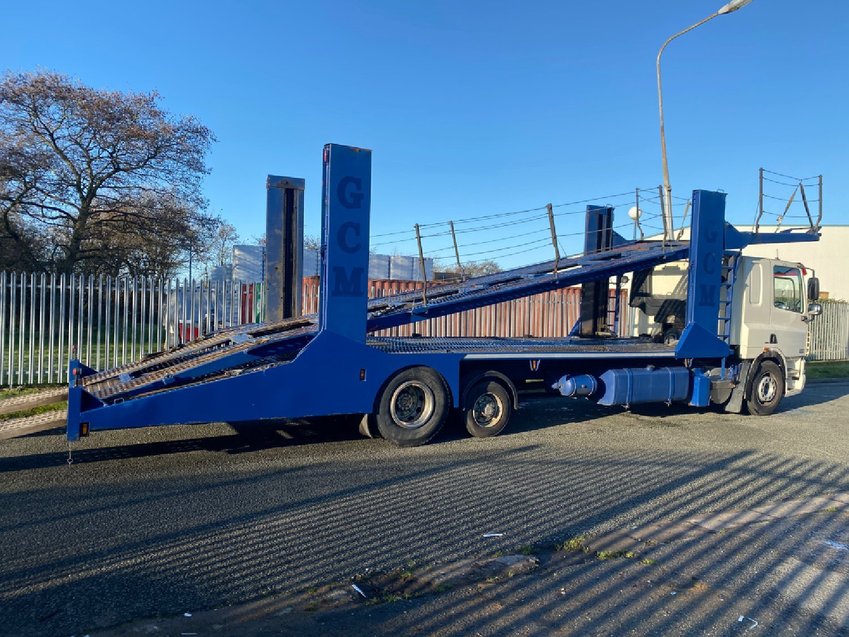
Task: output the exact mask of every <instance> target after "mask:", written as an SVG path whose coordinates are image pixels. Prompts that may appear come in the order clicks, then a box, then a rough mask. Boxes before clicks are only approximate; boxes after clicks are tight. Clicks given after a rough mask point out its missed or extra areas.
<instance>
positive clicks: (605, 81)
mask: <svg viewBox="0 0 849 637" xmlns="http://www.w3.org/2000/svg"><path fill="white" fill-rule="evenodd" d="M720 4H721V1H716V0H686V1H682V0H645V1H643V2H635V1H634V0H609V1H607V2H603V1H599V2H576V1H572V2H563V1H560V2H557V1H553V0H552V1H539V2H534V1H531V0H529V1H527V2H522V3H518V2H502V1H499V0H496V1H491V2H478V1H475V2H472V1H470V2H459V1H457V0H454V1H448V0H444V1H431V2H426V1H419V2H414V1H402V0H395V1H389V0H384V1H374V2H350V1H349V2H342V1H322V0H311V1H308V2H303V1H301V2H284V1H277V2H242V3H233V2H228V3H224V2H215V1H207V2H203V3H194V2H175V1H173V0H172V1H171V2H159V1H156V0H153V1H149V2H146V3H133V4H130V3H116V2H86V1H81V2H76V3H67V2H55V3H54V2H38V1H37V0H33V1H32V2H29V3H14V4H13V5H12V6H7V7H5V8H4V10H3V13H4V16H3V21H4V23H5V24H6V25H16V24H17V25H21V27H20V28H14V29H11V30H9V31H6V32H5V33H4V37H3V38H2V39H0V68H3V69H5V70H11V71H28V70H36V69H49V70H54V71H58V72H61V73H65V74H68V75H71V76H72V77H75V78H77V79H79V80H80V81H81V82H83V83H85V84H88V85H91V86H95V87H98V88H106V89H118V90H127V91H148V90H157V91H159V92H160V93H161V95H162V97H163V104H164V105H165V107H166V108H168V109H169V110H171V111H173V112H175V113H179V114H194V115H195V116H197V117H198V118H199V119H200V120H201V121H202V122H204V123H205V124H206V125H208V126H209V127H210V128H212V129H213V131H214V132H215V134H216V136H217V137H218V142H217V143H216V144H215V146H214V148H213V150H212V153H211V155H210V158H209V163H210V166H211V168H212V174H211V175H209V177H208V178H207V179H206V181H205V192H206V195H207V197H208V198H209V201H210V206H211V209H212V210H213V211H215V212H220V213H221V214H222V215H223V216H224V217H225V218H227V219H228V220H230V221H231V222H232V223H234V224H235V225H236V226H237V228H238V229H239V231H240V233H241V234H242V236H244V237H251V236H256V235H259V234H261V233H262V232H263V229H264V223H265V219H264V214H265V213H264V206H265V175H266V174H268V173H273V174H280V175H288V176H295V177H304V178H306V180H307V194H306V201H307V205H306V209H307V219H306V225H307V232H309V233H313V234H317V232H318V229H319V226H320V222H319V200H320V196H319V193H320V175H321V172H320V162H321V148H322V145H323V144H324V143H325V142H337V143H344V144H352V145H358V146H364V147H367V148H371V149H373V151H374V163H373V171H374V172H373V199H372V202H373V203H372V232H373V233H383V232H391V231H396V230H408V229H409V228H410V227H411V225H412V224H413V223H416V222H419V223H429V222H434V221H441V220H446V219H460V218H463V217H468V216H472V215H485V214H488V213H494V212H501V211H512V210H519V209H526V208H533V207H536V206H541V205H544V204H545V203H547V202H553V203H555V204H556V203H560V202H571V201H577V200H582V199H586V198H590V197H597V196H601V195H606V194H609V193H620V192H624V191H629V190H631V189H633V188H634V187H636V186H639V187H642V188H647V187H652V186H656V185H657V184H659V183H660V182H661V171H660V154H659V141H658V126H657V98H656V85H655V69H654V61H655V56H656V54H657V49H658V47H659V46H660V44H661V43H662V42H663V40H664V39H665V38H666V37H668V36H669V35H671V34H672V33H674V32H676V31H678V30H680V29H682V28H684V27H686V26H688V25H690V24H692V23H694V22H696V21H697V20H699V19H701V18H702V17H705V16H706V15H708V14H709V13H711V12H713V11H715V10H716V9H717V8H718V7H719V6H720ZM35 33H38V36H37V37H34V35H33V34H35ZM847 66H849V3H847V2H845V1H844V0H812V1H810V2H804V3H802V2H799V1H798V0H795V1H793V0H754V1H753V2H752V3H751V4H750V5H749V6H747V7H745V8H744V9H742V10H740V11H738V12H736V13H734V14H730V15H727V16H721V17H719V18H717V19H716V20H713V21H712V22H710V23H708V24H707V25H705V26H703V27H701V28H700V29H697V30H696V31H693V32H692V33H689V34H687V35H685V36H683V37H682V38H681V39H679V40H677V41H675V42H673V43H672V44H671V45H670V47H669V48H668V49H667V51H666V53H665V55H664V99H665V107H666V120H667V122H666V124H667V138H668V146H669V158H670V171H671V180H672V185H673V191H674V193H675V194H676V195H687V194H689V192H690V191H691V190H692V189H693V188H707V189H722V190H725V191H727V192H728V193H729V197H728V216H729V218H730V219H731V220H732V221H735V222H738V223H751V221H752V220H753V217H754V212H755V207H756V203H757V170H758V168H759V167H760V166H764V167H766V168H770V169H772V170H775V171H778V172H782V173H786V174H789V175H794V176H799V177H806V176H809V175H818V174H823V175H824V179H825V197H824V200H825V204H826V205H825V214H826V216H825V221H826V222H828V223H844V224H845V223H849V207H848V205H849V197H847V190H846V187H845V183H846V181H847V177H849V109H847V102H849V82H847V80H846V77H847ZM616 203H621V202H619V201H617V202H616ZM622 212H624V211H620V219H621V217H624V215H623V214H622ZM562 223H565V224H571V225H574V227H575V229H576V230H580V228H579V226H580V224H581V221H580V219H579V218H578V217H577V216H575V217H564V218H563V219H562ZM559 229H560V230H561V231H563V232H564V233H568V232H567V231H568V230H570V228H565V229H564V228H562V227H559ZM388 248H391V246H388V247H387V249H388ZM399 249H400V250H401V251H406V250H407V248H405V247H403V246H402V247H400V248H399ZM570 251H571V250H570Z"/></svg>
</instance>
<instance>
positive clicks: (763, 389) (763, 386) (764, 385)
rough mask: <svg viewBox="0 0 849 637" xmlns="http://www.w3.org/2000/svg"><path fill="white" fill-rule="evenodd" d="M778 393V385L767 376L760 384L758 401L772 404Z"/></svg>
mask: <svg viewBox="0 0 849 637" xmlns="http://www.w3.org/2000/svg"><path fill="white" fill-rule="evenodd" d="M777 393H778V383H776V382H775V379H774V378H773V377H772V376H770V375H766V376H764V377H763V378H761V381H760V382H759V383H758V399H759V400H760V401H761V402H762V403H769V402H772V401H773V400H774V399H775V395H776V394H777Z"/></svg>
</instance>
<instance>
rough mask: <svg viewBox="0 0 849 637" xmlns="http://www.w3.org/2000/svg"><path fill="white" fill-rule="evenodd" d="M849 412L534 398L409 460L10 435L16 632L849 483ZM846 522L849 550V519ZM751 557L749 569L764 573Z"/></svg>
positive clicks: (838, 536)
mask: <svg viewBox="0 0 849 637" xmlns="http://www.w3.org/2000/svg"><path fill="white" fill-rule="evenodd" d="M847 414H849V383H845V382H841V383H818V384H812V385H810V386H809V387H808V389H807V390H806V392H805V393H804V394H803V395H802V396H798V397H794V398H791V399H787V400H786V401H785V402H784V403H783V404H782V408H781V410H780V411H779V413H776V414H774V415H773V416H770V417H766V418H758V417H745V416H737V415H730V414H717V413H713V412H705V413H698V412H696V411H693V410H690V409H687V408H678V407H673V408H667V407H652V408H643V409H641V410H637V411H634V412H625V411H622V410H620V409H604V408H599V407H596V406H593V405H591V404H590V403H588V402H585V401H572V400H567V399H555V398H535V399H531V400H529V401H528V402H527V403H526V406H525V408H524V409H523V410H522V411H521V412H520V413H518V414H517V415H516V416H515V420H514V421H513V423H512V424H511V427H510V430H509V431H508V432H505V433H504V434H503V435H501V436H499V437H497V438H495V439H491V440H476V439H470V438H467V437H465V435H464V432H462V431H461V430H462V427H461V426H459V425H455V426H453V427H451V428H449V429H448V430H446V431H445V432H444V433H443V434H442V435H441V436H440V437H439V438H438V439H437V440H436V441H434V442H433V443H431V444H430V445H427V446H425V447H420V448H415V449H406V450H402V449H397V448H394V447H391V446H389V445H388V444H387V443H385V442H384V441H381V440H367V439H361V438H359V437H358V436H357V435H356V433H355V430H354V429H353V428H351V427H342V426H341V425H340V423H336V425H335V426H334V425H333V424H325V425H324V426H323V427H314V426H310V427H304V426H302V427H280V428H276V429H263V430H256V429H254V430H243V431H240V432H236V431H234V430H233V429H232V428H231V427H229V426H227V425H223V424H221V425H212V426H203V427H163V428H158V429H150V430H139V431H116V432H101V433H96V434H93V435H92V436H91V437H90V438H88V439H86V440H84V441H82V442H81V443H79V444H75V445H74V446H73V447H72V450H73V464H70V465H69V464H68V463H67V458H68V446H67V443H66V442H65V440H64V438H63V436H62V435H61V434H60V433H45V434H42V435H36V436H31V437H28V438H23V439H17V440H10V441H6V442H4V443H3V444H2V445H0V474H2V481H1V482H0V633H2V634H10V635H11V634H14V635H42V634H59V635H63V634H66V635H71V634H84V633H85V632H88V631H91V630H96V629H98V628H104V627H109V626H115V625H118V624H122V623H125V622H128V621H130V620H134V619H139V618H144V617H155V616H168V615H177V614H180V613H183V612H186V611H191V612H197V611H199V610H202V609H210V608H216V607H222V606H228V605H233V604H238V603H241V602H244V601H246V600H252V599H258V598H263V597H266V596H269V595H279V594H287V593H296V592H302V591H304V590H306V589H309V588H311V587H314V586H320V585H321V584H324V583H327V582H332V581H345V580H348V579H350V577H352V576H353V575H355V574H358V573H363V572H365V571H366V570H392V569H396V568H399V567H402V566H403V565H404V564H408V563H411V562H415V563H417V564H429V563H441V562H446V561H451V560H457V559H461V558H464V557H470V556H479V555H485V554H490V555H491V554H492V553H493V552H496V551H504V552H510V551H515V550H517V549H518V548H519V547H524V546H527V545H545V544H551V543H554V542H559V541H563V540H564V539H567V538H571V537H575V536H577V535H579V534H583V533H596V534H599V533H605V532H609V531H612V530H615V529H619V528H624V527H629V526H634V525H645V524H652V523H659V522H668V521H669V520H681V519H686V518H687V517H688V516H699V515H705V514H708V513H710V512H714V511H724V510H740V509H751V508H753V507H758V506H763V505H768V504H771V503H774V502H776V501H784V500H794V499H795V500H800V499H805V498H812V497H815V496H820V495H826V494H834V493H841V492H842V493H845V492H849V416H847ZM844 520H845V518H844ZM788 524H789V523H788ZM489 532H495V533H500V534H503V535H501V536H500V537H494V538H485V537H483V536H484V534H486V533H489ZM830 532H831V535H829V537H830V538H832V539H831V540H828V541H833V542H834V543H835V546H841V545H844V544H846V543H849V537H847V530H846V525H845V523H844V524H843V525H842V526H840V525H838V526H837V527H835V528H833V529H831V531H830ZM793 533H801V534H802V536H804V537H808V536H809V535H810V533H808V535H805V533H807V531H803V530H800V529H798V528H797V527H790V526H788V527H787V528H785V529H784V530H783V531H782V532H781V533H778V534H777V535H774V536H771V537H773V544H770V541H769V540H768V539H766V540H765V539H763V538H761V539H760V541H761V543H762V544H761V545H760V546H759V548H758V554H759V555H760V556H761V557H763V556H769V555H771V552H772V553H780V552H781V551H782V550H785V549H782V548H780V541H781V538H782V537H783V538H789V537H791V536H793ZM732 535H733V534H732ZM735 537H737V541H738V542H741V543H742V544H741V545H743V546H745V545H747V544H750V545H754V543H755V540H754V539H751V538H750V539H749V540H746V539H745V538H743V539H741V537H740V536H735ZM729 541H730V536H729ZM800 541H801V540H800ZM715 551H716V554H717V555H719V554H721V553H722V550H721V548H719V547H717V548H716V549H715ZM734 559H737V560H743V562H744V563H740V564H734V568H732V569H730V570H728V571H727V573H728V574H727V577H728V578H730V580H733V578H734V577H737V576H739V577H745V574H746V572H747V567H748V564H746V563H745V560H746V558H745V554H744V553H739V552H738V554H737V557H736V558H734ZM835 559H837V558H835ZM838 561H839V560H838ZM841 564H843V563H842V562H841ZM844 566H845V565H842V566H841V565H838V566H835V567H834V568H835V569H836V570H834V573H836V574H837V576H838V577H842V578H843V580H845V579H846V577H847V575H846V574H845V568H844ZM605 568H607V567H605ZM610 568H613V567H610ZM841 569H842V570H841ZM841 573H843V574H842V575H841ZM730 580H729V581H730ZM647 594H648V593H647ZM587 603H590V602H587ZM801 612H802V610H800V613H801ZM510 626H512V629H511V630H510V631H508V632H522V630H521V629H522V625H521V623H519V624H516V623H513V624H510ZM825 626H826V627H829V626H830V627H831V629H834V630H840V629H841V627H840V626H839V625H835V624H833V623H832V624H825ZM740 628H741V630H742V629H744V628H748V624H744V623H742V622H741V623H740ZM470 630H471V628H470ZM826 632H828V631H827V630H826Z"/></svg>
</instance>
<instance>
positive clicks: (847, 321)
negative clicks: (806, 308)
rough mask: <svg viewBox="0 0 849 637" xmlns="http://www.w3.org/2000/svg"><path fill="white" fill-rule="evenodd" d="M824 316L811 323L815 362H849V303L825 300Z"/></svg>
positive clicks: (812, 354)
mask: <svg viewBox="0 0 849 637" xmlns="http://www.w3.org/2000/svg"><path fill="white" fill-rule="evenodd" d="M820 303H821V304H822V314H820V315H819V316H818V317H816V318H815V319H814V320H812V321H811V322H810V326H811V327H810V337H811V354H810V356H809V358H810V359H811V360H815V361H843V360H849V302H847V301H832V300H825V301H821V302H820Z"/></svg>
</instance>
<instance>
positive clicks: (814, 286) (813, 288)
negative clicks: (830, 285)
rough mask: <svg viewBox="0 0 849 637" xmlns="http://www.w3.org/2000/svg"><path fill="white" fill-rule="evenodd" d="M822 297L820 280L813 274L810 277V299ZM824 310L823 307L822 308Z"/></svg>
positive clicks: (815, 299) (814, 299)
mask: <svg viewBox="0 0 849 637" xmlns="http://www.w3.org/2000/svg"><path fill="white" fill-rule="evenodd" d="M819 298H820V280H819V279H818V278H817V277H815V276H812V277H811V278H810V279H808V301H817V300H818V299H819ZM820 311H822V308H820Z"/></svg>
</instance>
